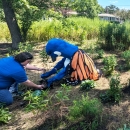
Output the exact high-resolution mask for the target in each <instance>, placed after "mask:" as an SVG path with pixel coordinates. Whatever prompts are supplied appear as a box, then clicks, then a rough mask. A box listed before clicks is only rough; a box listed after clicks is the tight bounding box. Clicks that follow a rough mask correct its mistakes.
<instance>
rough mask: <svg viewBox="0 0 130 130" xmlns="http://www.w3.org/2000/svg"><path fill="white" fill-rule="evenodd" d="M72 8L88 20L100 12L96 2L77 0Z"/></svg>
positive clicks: (93, 0) (94, 0)
mask: <svg viewBox="0 0 130 130" xmlns="http://www.w3.org/2000/svg"><path fill="white" fill-rule="evenodd" d="M74 6H75V9H76V11H77V12H78V13H79V15H81V16H87V17H88V18H94V17H97V15H98V13H99V12H100V8H99V7H100V6H99V5H98V2H97V0H89V1H88V0H77V1H75V4H74Z"/></svg>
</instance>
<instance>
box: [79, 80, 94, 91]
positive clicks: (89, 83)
mask: <svg viewBox="0 0 130 130" xmlns="http://www.w3.org/2000/svg"><path fill="white" fill-rule="evenodd" d="M95 86H96V85H95V82H94V80H84V81H82V82H81V84H80V89H81V90H90V89H92V88H94V87H95Z"/></svg>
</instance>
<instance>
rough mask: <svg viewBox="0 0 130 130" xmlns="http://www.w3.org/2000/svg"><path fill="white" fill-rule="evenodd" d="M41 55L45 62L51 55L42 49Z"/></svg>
mask: <svg viewBox="0 0 130 130" xmlns="http://www.w3.org/2000/svg"><path fill="white" fill-rule="evenodd" d="M40 56H41V58H42V61H43V62H46V61H48V59H49V56H48V55H47V53H46V51H45V50H42V51H40Z"/></svg>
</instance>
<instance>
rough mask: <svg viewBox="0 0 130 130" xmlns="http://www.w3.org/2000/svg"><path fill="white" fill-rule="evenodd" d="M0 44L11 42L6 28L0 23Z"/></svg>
mask: <svg viewBox="0 0 130 130" xmlns="http://www.w3.org/2000/svg"><path fill="white" fill-rule="evenodd" d="M0 42H11V36H10V32H9V29H8V26H7V24H6V23H4V22H0Z"/></svg>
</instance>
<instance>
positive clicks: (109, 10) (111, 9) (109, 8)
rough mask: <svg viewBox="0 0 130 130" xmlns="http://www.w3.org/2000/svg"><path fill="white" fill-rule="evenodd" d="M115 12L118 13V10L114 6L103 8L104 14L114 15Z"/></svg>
mask: <svg viewBox="0 0 130 130" xmlns="http://www.w3.org/2000/svg"><path fill="white" fill-rule="evenodd" d="M117 11H119V8H118V7H116V6H115V5H110V6H106V7H105V13H109V14H115V13H116V12H117Z"/></svg>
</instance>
